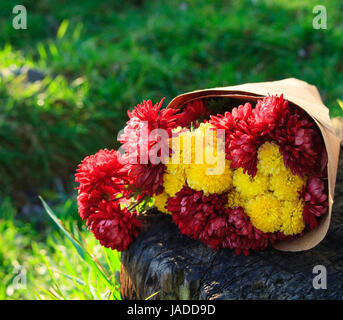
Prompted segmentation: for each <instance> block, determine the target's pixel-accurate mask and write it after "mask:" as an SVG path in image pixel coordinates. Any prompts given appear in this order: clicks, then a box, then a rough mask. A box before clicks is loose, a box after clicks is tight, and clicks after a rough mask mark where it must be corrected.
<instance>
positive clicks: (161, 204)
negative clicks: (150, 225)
mask: <svg viewBox="0 0 343 320" xmlns="http://www.w3.org/2000/svg"><path fill="white" fill-rule="evenodd" d="M168 198H169V195H168V194H167V193H166V192H162V193H160V194H154V196H153V199H154V205H155V207H156V208H157V210H158V211H161V212H163V213H166V214H171V212H169V211H168V209H167V208H166V205H167V200H168Z"/></svg>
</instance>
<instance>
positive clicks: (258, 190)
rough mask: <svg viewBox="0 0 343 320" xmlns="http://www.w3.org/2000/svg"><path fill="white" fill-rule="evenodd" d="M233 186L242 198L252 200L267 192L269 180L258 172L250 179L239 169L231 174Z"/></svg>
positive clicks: (249, 176)
mask: <svg viewBox="0 0 343 320" xmlns="http://www.w3.org/2000/svg"><path fill="white" fill-rule="evenodd" d="M233 185H234V187H235V188H236V189H237V191H238V192H239V193H240V194H241V196H242V197H243V198H252V197H255V196H257V195H262V194H264V193H265V192H266V191H268V185H269V178H268V177H267V176H265V175H263V174H260V173H259V172H257V174H256V175H255V177H252V176H251V175H249V174H248V173H247V172H246V173H244V172H243V169H242V168H239V169H236V170H235V171H234V173H233Z"/></svg>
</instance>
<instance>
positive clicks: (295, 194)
mask: <svg viewBox="0 0 343 320" xmlns="http://www.w3.org/2000/svg"><path fill="white" fill-rule="evenodd" d="M305 184H306V181H305V179H304V178H301V177H299V176H298V175H294V174H293V173H292V171H291V170H289V169H285V170H282V171H280V172H279V174H275V175H272V176H271V177H270V190H271V191H273V194H274V196H276V197H277V198H278V199H279V200H288V201H294V200H296V199H298V198H299V194H300V192H301V190H302V189H303V187H304V185H305Z"/></svg>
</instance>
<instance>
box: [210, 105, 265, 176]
mask: <svg viewBox="0 0 343 320" xmlns="http://www.w3.org/2000/svg"><path fill="white" fill-rule="evenodd" d="M251 114H252V109H251V105H250V103H246V104H245V105H241V106H239V107H238V108H234V109H233V110H232V112H231V113H230V112H225V114H224V116H223V115H217V116H211V120H210V123H211V124H212V125H213V126H214V127H215V128H216V129H224V130H225V151H226V158H227V159H228V160H231V167H232V168H243V171H244V172H248V174H250V175H251V176H253V177H254V176H255V175H256V172H257V167H256V165H257V149H258V147H259V145H260V144H261V141H260V136H259V134H258V133H257V132H256V131H255V130H254V127H253V126H251V125H250V124H249V123H250V119H251Z"/></svg>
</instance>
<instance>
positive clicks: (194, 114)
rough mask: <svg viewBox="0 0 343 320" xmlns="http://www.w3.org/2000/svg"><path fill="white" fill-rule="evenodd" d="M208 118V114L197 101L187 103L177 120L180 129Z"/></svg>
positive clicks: (200, 101)
mask: <svg viewBox="0 0 343 320" xmlns="http://www.w3.org/2000/svg"><path fill="white" fill-rule="evenodd" d="M209 116H210V112H209V111H208V110H207V109H206V108H205V106H204V103H203V101H202V100H201V99H197V100H194V101H191V102H189V103H188V104H187V105H186V107H185V108H184V109H183V111H182V112H181V116H180V119H179V125H180V126H181V127H187V126H189V125H190V124H191V123H193V124H194V123H195V122H196V121H197V120H199V121H203V120H205V119H206V118H208V117H209Z"/></svg>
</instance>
